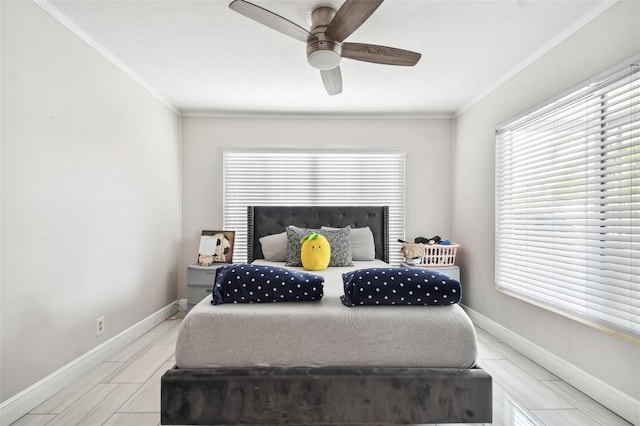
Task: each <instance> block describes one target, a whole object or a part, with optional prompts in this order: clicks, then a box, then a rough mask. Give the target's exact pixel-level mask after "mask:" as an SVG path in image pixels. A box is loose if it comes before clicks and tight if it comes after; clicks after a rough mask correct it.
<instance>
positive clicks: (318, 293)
mask: <svg viewBox="0 0 640 426" xmlns="http://www.w3.org/2000/svg"><path fill="white" fill-rule="evenodd" d="M323 283H324V278H323V277H321V276H319V275H314V274H309V273H306V272H298V271H292V270H289V269H285V268H279V267H274V266H267V265H252V264H248V263H239V264H235V265H228V266H223V267H220V268H218V269H217V270H216V281H215V284H214V287H213V300H212V301H211V303H212V304H214V305H220V304H222V303H269V302H294V301H304V300H320V299H322V296H323V289H324V284H323Z"/></svg>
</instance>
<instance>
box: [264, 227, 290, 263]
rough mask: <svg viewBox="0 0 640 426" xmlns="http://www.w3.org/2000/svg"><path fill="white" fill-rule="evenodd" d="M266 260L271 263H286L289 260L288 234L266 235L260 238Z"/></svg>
mask: <svg viewBox="0 0 640 426" xmlns="http://www.w3.org/2000/svg"><path fill="white" fill-rule="evenodd" d="M260 245H261V246H262V254H263V255H264V259H265V260H268V261H270V262H284V261H286V260H287V232H286V231H285V232H281V233H280V234H272V235H265V236H264V237H261V238H260Z"/></svg>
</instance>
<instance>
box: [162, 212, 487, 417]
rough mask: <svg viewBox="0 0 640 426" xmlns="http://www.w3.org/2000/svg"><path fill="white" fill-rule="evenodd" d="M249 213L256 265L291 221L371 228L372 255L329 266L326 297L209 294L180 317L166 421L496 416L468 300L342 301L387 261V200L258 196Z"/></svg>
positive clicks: (165, 383) (165, 380) (165, 385)
mask: <svg viewBox="0 0 640 426" xmlns="http://www.w3.org/2000/svg"><path fill="white" fill-rule="evenodd" d="M247 217H248V221H247V230H248V247H247V249H248V259H249V260H250V261H251V262H253V263H252V265H257V267H260V265H265V266H267V265H271V266H273V265H276V266H279V264H278V263H274V262H272V261H267V260H265V259H264V258H265V254H264V253H263V250H262V249H263V245H262V243H261V242H260V239H261V238H263V237H268V236H273V235H277V234H281V233H282V232H283V231H284V230H285V228H286V227H287V226H289V225H296V226H299V227H303V228H314V229H317V228H320V227H322V226H332V227H335V228H344V227H346V226H350V227H351V228H355V229H365V228H369V229H370V230H371V233H372V234H373V248H372V249H371V253H372V256H373V257H374V259H371V260H362V261H361V260H355V261H354V262H353V266H350V267H348V266H344V267H343V266H340V267H329V268H328V269H327V270H326V271H322V275H323V278H324V295H323V297H322V299H321V300H320V301H309V302H292V303H258V304H251V305H249V304H244V305H243V304H222V305H217V306H212V304H211V300H212V297H211V296H209V297H207V298H205V299H204V300H202V301H201V302H200V303H199V304H197V305H196V306H195V307H194V308H193V309H192V310H191V311H190V312H189V313H188V314H187V316H186V317H185V319H184V320H183V323H182V325H181V329H180V333H179V335H178V339H177V344H176V367H174V368H173V369H171V370H169V371H167V372H166V373H165V374H164V375H163V377H162V380H161V421H162V424H166V425H170V424H211V425H224V424H367V423H378V424H379V423H387V424H418V423H423V424H424V423H482V422H490V421H491V417H492V413H491V399H492V393H491V377H490V376H489V375H488V374H487V373H486V372H485V371H483V370H482V369H480V368H478V367H477V366H476V365H475V357H476V352H477V348H476V341H475V332H474V331H473V326H472V324H471V321H470V320H469V318H468V317H467V316H466V314H464V311H463V310H462V309H461V308H460V307H459V305H457V304H452V305H450V306H429V307H424V306H420V307H418V306H415V307H414V306H403V307H396V306H362V307H354V308H349V307H346V306H344V304H343V303H341V300H340V295H341V294H342V293H343V288H342V287H343V286H342V279H341V278H342V274H343V273H345V272H349V271H354V270H356V271H362V270H364V268H370V267H376V268H377V267H380V268H383V267H386V266H388V264H387V263H386V262H388V258H389V257H388V255H389V244H388V209H387V208H386V207H379V206H365V207H352V206H349V207H343V206H338V207H309V206H295V207H291V206H286V207H285V206H250V207H249V208H248V212H247ZM263 241H264V240H263ZM265 247H266V246H265ZM354 250H355V249H354ZM266 257H268V256H266ZM286 269H287V270H290V271H292V273H293V272H295V271H302V269H301V268H299V267H286ZM214 298H215V296H214Z"/></svg>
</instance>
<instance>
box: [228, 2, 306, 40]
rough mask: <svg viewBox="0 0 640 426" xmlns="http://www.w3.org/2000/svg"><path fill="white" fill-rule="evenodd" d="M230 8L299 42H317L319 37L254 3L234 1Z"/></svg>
mask: <svg viewBox="0 0 640 426" xmlns="http://www.w3.org/2000/svg"><path fill="white" fill-rule="evenodd" d="M229 8H230V9H231V10H234V11H236V12H238V13H239V14H241V15H244V16H246V17H247V18H249V19H253V20H254V21H256V22H259V23H261V24H263V25H266V26H267V27H269V28H271V29H274V30H276V31H279V32H281V33H283V34H286V35H288V36H290V37H293V38H295V39H297V40H300V41H303V42H305V43H306V42H307V41H308V40H317V37H316V36H314V35H313V34H311V33H310V32H309V31H307V30H305V29H304V28H302V27H301V26H299V25H298V24H294V23H293V22H291V21H290V20H288V19H287V18H283V17H282V16H280V15H277V14H275V13H273V12H271V11H269V10H267V9H263V8H262V7H260V6H256V5H255V4H253V3H249V2H248V1H244V0H234V1H232V2H231V3H229Z"/></svg>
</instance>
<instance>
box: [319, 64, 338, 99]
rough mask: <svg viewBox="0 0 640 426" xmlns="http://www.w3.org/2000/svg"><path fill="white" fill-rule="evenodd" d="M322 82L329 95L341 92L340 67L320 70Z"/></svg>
mask: <svg viewBox="0 0 640 426" xmlns="http://www.w3.org/2000/svg"><path fill="white" fill-rule="evenodd" d="M320 75H321V76H322V82H323V83H324V88H325V89H327V93H328V94H329V95H331V96H333V95H337V94H339V93H342V72H341V71H340V67H335V68H333V69H331V70H321V71H320Z"/></svg>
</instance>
